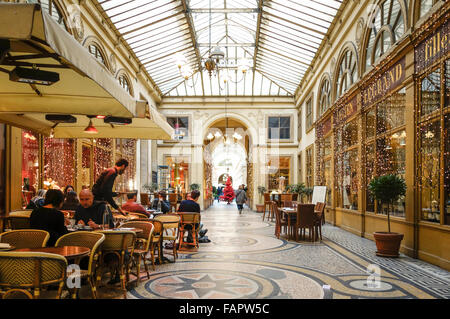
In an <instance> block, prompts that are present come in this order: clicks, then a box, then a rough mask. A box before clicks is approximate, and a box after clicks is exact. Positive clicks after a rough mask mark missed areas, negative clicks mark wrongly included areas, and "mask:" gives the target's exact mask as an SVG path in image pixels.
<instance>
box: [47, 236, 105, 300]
mask: <svg viewBox="0 0 450 319" xmlns="http://www.w3.org/2000/svg"><path fill="white" fill-rule="evenodd" d="M104 240H105V235H104V234H101V233H99V232H84V231H78V232H73V233H69V234H65V235H64V236H61V237H60V238H59V239H58V240H57V241H56V244H55V247H60V246H81V247H87V248H89V249H90V250H91V253H90V254H89V264H88V269H87V270H84V269H83V270H81V272H80V279H82V278H87V281H88V283H89V285H90V287H91V292H92V298H93V299H97V287H96V286H95V271H96V269H97V261H98V255H99V248H100V246H101V244H102V243H103V241H104ZM77 292H78V289H77V288H74V289H73V291H72V298H74V299H75V298H76V297H77Z"/></svg>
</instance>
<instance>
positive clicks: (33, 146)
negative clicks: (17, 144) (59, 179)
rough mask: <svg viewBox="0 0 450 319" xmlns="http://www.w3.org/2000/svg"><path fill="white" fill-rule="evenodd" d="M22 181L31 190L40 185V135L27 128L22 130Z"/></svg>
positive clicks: (35, 189) (34, 190)
mask: <svg viewBox="0 0 450 319" xmlns="http://www.w3.org/2000/svg"><path fill="white" fill-rule="evenodd" d="M22 182H23V184H24V185H29V190H30V191H31V192H36V191H37V189H38V187H39V135H38V134H35V133H33V132H31V131H26V130H22ZM26 188H28V186H27V187H26ZM30 196H31V195H30Z"/></svg>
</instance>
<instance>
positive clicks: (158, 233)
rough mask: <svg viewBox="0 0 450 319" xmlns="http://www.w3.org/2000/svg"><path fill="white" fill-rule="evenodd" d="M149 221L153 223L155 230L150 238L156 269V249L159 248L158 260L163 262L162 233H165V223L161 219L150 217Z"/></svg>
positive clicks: (153, 262)
mask: <svg viewBox="0 0 450 319" xmlns="http://www.w3.org/2000/svg"><path fill="white" fill-rule="evenodd" d="M147 222H150V223H152V224H153V232H152V237H151V239H150V255H151V258H152V267H153V270H155V249H157V250H158V260H159V264H162V260H161V255H162V254H161V249H162V248H161V245H162V233H163V230H164V229H163V224H162V223H161V222H160V221H159V220H154V219H148V220H147Z"/></svg>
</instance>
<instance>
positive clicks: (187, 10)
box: [98, 0, 342, 96]
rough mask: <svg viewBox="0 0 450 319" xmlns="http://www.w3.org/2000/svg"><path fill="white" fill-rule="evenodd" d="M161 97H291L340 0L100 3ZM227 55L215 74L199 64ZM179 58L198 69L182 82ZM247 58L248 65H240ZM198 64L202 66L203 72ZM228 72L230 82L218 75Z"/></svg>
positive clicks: (101, 0) (112, 0) (103, 0)
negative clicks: (217, 52) (217, 51)
mask: <svg viewBox="0 0 450 319" xmlns="http://www.w3.org/2000/svg"><path fill="white" fill-rule="evenodd" d="M98 3H99V6H100V9H101V10H103V12H104V14H106V16H107V17H109V19H110V20H111V22H112V23H113V24H114V25H115V27H116V28H117V30H118V32H119V33H120V35H121V36H122V37H123V38H124V39H125V41H126V42H127V43H128V45H129V46H130V47H131V49H132V50H133V51H134V53H135V54H136V56H137V58H138V59H139V60H140V62H141V63H142V64H143V65H144V67H145V68H146V69H147V71H148V73H149V74H150V76H151V78H152V79H153V81H154V82H155V83H156V84H157V86H158V87H159V89H160V91H161V92H162V94H163V95H165V96H221V95H232V96H233V95H234V96H253V95H254V96H291V95H293V94H294V93H295V90H296V89H297V87H298V85H299V83H300V81H301V79H302V77H303V75H304V74H305V72H306V70H307V68H308V67H309V64H310V63H311V61H312V59H313V58H314V56H315V54H316V52H317V50H318V48H319V46H320V43H321V42H322V40H323V38H324V36H325V34H326V33H327V30H328V28H329V26H330V24H331V22H332V20H333V18H334V16H335V15H336V13H337V11H338V9H339V7H340V5H341V3H342V1H338V0H308V1H306V0H289V1H288V0H272V1H261V0H178V1H175V0H127V1H124V0H98ZM216 46H219V47H220V48H221V50H222V51H223V52H224V53H225V57H224V59H223V60H222V61H221V62H220V64H219V69H220V71H219V73H218V75H212V76H211V77H210V75H209V74H208V72H207V71H206V70H204V69H202V66H203V65H204V61H205V60H206V59H207V58H208V57H209V53H210V50H211V49H213V48H214V47H216ZM180 55H181V56H182V57H183V60H184V61H185V64H186V65H188V66H189V68H190V69H192V70H197V71H196V72H194V75H193V76H192V77H190V78H189V79H188V80H186V81H185V80H184V78H183V77H182V76H181V73H180V70H179V68H178V66H177V64H176V60H177V59H179V57H180ZM242 59H246V60H247V61H249V62H250V64H251V65H249V66H250V69H249V70H248V71H247V72H246V73H245V74H243V73H242V72H240V70H238V65H239V63H240V62H241V61H242ZM201 69H202V70H201ZM223 74H228V77H227V78H229V80H228V82H226V83H225V82H223V81H222V80H221V75H222V76H223Z"/></svg>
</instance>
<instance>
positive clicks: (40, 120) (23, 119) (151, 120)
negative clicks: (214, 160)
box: [0, 108, 174, 140]
mask: <svg viewBox="0 0 450 319" xmlns="http://www.w3.org/2000/svg"><path fill="white" fill-rule="evenodd" d="M148 113H150V116H149V117H143V118H139V117H135V118H132V123H131V124H128V125H111V124H109V123H105V122H104V120H103V119H97V118H92V124H93V125H94V126H95V128H96V129H97V130H98V133H97V134H89V133H85V132H84V129H85V128H86V127H87V126H88V125H89V118H88V117H87V116H83V115H74V117H76V119H77V122H76V123H59V124H58V125H56V126H55V127H54V125H55V123H54V122H50V121H47V120H46V119H45V114H42V113H24V114H19V115H18V114H14V113H0V121H1V122H4V123H7V124H9V125H13V126H17V127H20V128H24V129H30V130H33V131H35V132H37V133H40V134H43V135H45V136H49V135H50V132H51V131H52V127H54V128H53V137H54V138H134V139H144V140H145V139H152V140H154V139H158V140H159V139H161V140H170V139H171V138H172V137H173V133H174V131H173V128H172V127H171V126H170V125H169V124H168V123H167V121H165V120H164V119H163V118H162V116H161V115H160V114H159V113H158V112H157V111H156V110H154V109H153V108H150V110H148Z"/></svg>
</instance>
